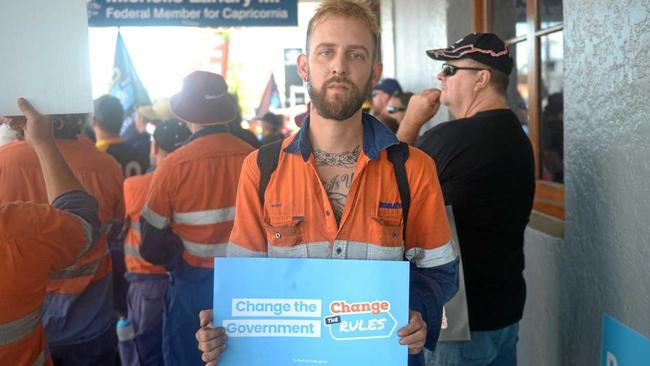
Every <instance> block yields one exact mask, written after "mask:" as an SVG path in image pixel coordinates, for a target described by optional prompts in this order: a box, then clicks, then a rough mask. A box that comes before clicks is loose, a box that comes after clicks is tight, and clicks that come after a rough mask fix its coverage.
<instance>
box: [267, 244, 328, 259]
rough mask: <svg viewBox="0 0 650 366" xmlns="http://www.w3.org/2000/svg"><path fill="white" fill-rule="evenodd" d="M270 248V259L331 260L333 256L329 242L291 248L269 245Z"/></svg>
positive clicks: (298, 245) (297, 245)
mask: <svg viewBox="0 0 650 366" xmlns="http://www.w3.org/2000/svg"><path fill="white" fill-rule="evenodd" d="M268 248H269V257H276V258H329V257H330V254H331V253H330V243H329V242H328V241H319V242H313V243H304V244H296V245H293V246H290V247H281V246H277V245H271V244H269V246H268Z"/></svg>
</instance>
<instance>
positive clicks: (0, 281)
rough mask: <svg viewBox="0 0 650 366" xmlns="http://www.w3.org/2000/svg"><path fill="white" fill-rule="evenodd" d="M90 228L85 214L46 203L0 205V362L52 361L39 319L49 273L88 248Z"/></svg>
mask: <svg viewBox="0 0 650 366" xmlns="http://www.w3.org/2000/svg"><path fill="white" fill-rule="evenodd" d="M72 194H76V195H79V194H81V192H75V193H72ZM84 195H85V194H84ZM85 196H86V197H87V198H85V199H86V200H88V201H90V202H92V201H94V200H93V199H92V198H91V197H90V196H88V195H85ZM60 199H61V198H58V199H57V200H56V201H55V202H54V206H56V205H57V201H58V200H60ZM95 207H96V206H95ZM92 232H93V228H92V226H91V225H90V224H89V223H88V222H87V221H85V220H84V219H81V218H80V217H79V216H76V215H74V214H70V213H65V212H64V211H60V210H57V209H56V208H54V207H51V206H49V205H44V204H42V205H37V204H33V203H25V202H15V203H10V204H6V205H3V206H0V273H1V274H2V275H1V276H0V363H1V364H3V365H52V360H51V359H50V356H49V354H48V353H47V351H46V345H45V342H46V340H45V332H44V331H43V325H42V323H41V317H42V314H43V311H42V306H43V300H44V299H45V295H46V292H45V289H46V286H47V283H48V278H49V276H50V275H51V274H52V273H53V272H55V271H57V270H60V269H61V268H64V267H65V266H68V265H70V264H72V263H74V261H75V259H76V258H78V256H79V255H81V254H82V253H83V252H84V251H87V250H88V249H90V248H91V244H92V240H93V234H92Z"/></svg>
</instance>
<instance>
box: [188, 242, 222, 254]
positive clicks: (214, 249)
mask: <svg viewBox="0 0 650 366" xmlns="http://www.w3.org/2000/svg"><path fill="white" fill-rule="evenodd" d="M227 246H228V244H227V243H223V244H201V243H194V242H191V241H189V240H183V247H185V250H187V252H188V253H190V254H191V255H193V256H196V257H202V258H213V257H225V256H226V248H227Z"/></svg>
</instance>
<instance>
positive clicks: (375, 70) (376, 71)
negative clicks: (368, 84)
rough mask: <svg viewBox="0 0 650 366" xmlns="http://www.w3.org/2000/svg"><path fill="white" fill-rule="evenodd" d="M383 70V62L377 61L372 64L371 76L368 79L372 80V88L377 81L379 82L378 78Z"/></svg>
mask: <svg viewBox="0 0 650 366" xmlns="http://www.w3.org/2000/svg"><path fill="white" fill-rule="evenodd" d="M383 71H384V64H382V63H381V62H377V63H375V64H373V65H372V76H371V78H370V80H371V81H372V88H373V89H374V88H375V86H377V83H379V79H381V73H382V72H383Z"/></svg>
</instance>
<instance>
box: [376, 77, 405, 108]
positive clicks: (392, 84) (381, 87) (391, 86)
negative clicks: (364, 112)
mask: <svg viewBox="0 0 650 366" xmlns="http://www.w3.org/2000/svg"><path fill="white" fill-rule="evenodd" d="M401 92H402V87H401V86H400V85H399V82H398V81H397V80H395V79H389V78H387V79H383V80H382V81H380V82H379V84H377V86H376V87H375V88H374V89H373V90H372V106H371V107H370V114H372V115H373V116H375V117H376V116H380V115H382V114H386V113H387V112H386V107H387V106H388V101H389V100H390V97H391V96H393V95H394V94H396V93H401Z"/></svg>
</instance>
